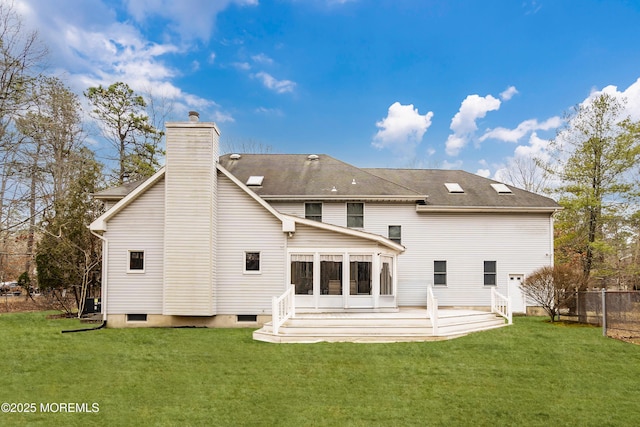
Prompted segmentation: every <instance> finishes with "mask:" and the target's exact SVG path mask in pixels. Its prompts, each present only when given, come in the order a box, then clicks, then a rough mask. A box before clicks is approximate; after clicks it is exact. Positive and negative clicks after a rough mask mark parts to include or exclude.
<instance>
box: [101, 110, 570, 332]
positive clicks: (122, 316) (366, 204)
mask: <svg viewBox="0 0 640 427" xmlns="http://www.w3.org/2000/svg"><path fill="white" fill-rule="evenodd" d="M166 137H167V156H166V166H165V167H164V168H163V169H161V170H160V171H159V172H158V173H156V174H155V175H154V176H153V177H151V178H149V179H148V180H146V181H144V182H142V183H135V184H127V185H125V186H123V187H118V188H113V189H109V190H106V191H103V192H101V193H98V194H96V197H97V198H99V199H101V200H104V201H105V203H106V206H107V210H106V212H105V213H104V214H103V215H102V216H101V217H100V218H98V219H97V220H96V221H94V222H93V223H92V224H91V230H92V231H93V233H94V234H96V235H98V236H99V237H100V238H101V239H102V242H103V278H102V292H103V294H102V309H103V314H104V317H105V320H107V321H108V324H109V326H113V327H126V326H172V325H173V326H177V325H195V326H198V325H200V326H233V325H246V324H247V322H249V323H251V322H253V323H255V324H256V325H258V324H261V323H264V322H266V321H268V320H271V315H272V299H273V297H274V296H279V295H282V294H283V293H284V292H285V291H287V290H288V289H292V291H291V292H293V293H294V294H295V298H294V299H293V301H294V304H295V310H296V312H297V313H303V312H323V311H326V312H341V311H343V312H353V311H359V312H363V311H371V312H383V311H389V312H392V311H394V310H398V309H401V308H402V307H425V306H426V304H427V295H428V290H429V289H431V292H432V294H433V295H435V297H436V298H437V300H438V304H439V306H440V307H460V308H462V307H464V308H476V309H478V308H480V309H482V308H486V307H488V306H489V305H490V301H491V289H497V290H498V291H499V292H500V293H501V294H503V295H508V297H509V299H510V300H511V308H512V310H513V311H514V312H526V309H527V306H526V305H527V303H526V301H525V299H524V298H523V297H522V295H521V292H520V289H519V283H520V282H521V281H522V280H523V279H524V278H525V277H527V275H529V274H530V273H531V272H533V271H534V270H536V269H537V268H539V267H542V266H546V265H552V263H553V213H554V212H556V211H557V210H558V209H559V205H558V204H557V203H556V202H554V201H553V200H551V199H549V198H546V197H543V196H540V195H537V194H533V193H530V192H527V191H523V190H520V189H517V188H514V187H511V186H507V185H504V184H501V183H498V182H495V181H492V180H489V179H486V178H482V177H480V176H477V175H473V174H470V173H467V172H463V171H451V170H425V169H369V168H358V167H355V166H352V165H350V164H347V163H344V162H342V161H340V160H337V159H335V158H333V157H331V156H328V155H322V154H320V155H316V154H227V155H224V156H222V157H219V155H218V138H219V131H218V129H217V127H216V126H215V125H214V124H212V123H204V122H199V121H198V117H197V114H196V113H193V114H192V115H191V116H190V121H188V122H177V123H168V124H167V132H166ZM291 285H293V287H291Z"/></svg>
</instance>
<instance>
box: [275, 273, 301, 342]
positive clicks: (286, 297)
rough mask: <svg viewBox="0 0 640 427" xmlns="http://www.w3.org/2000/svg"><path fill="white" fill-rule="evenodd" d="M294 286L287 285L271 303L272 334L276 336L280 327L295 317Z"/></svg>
mask: <svg viewBox="0 0 640 427" xmlns="http://www.w3.org/2000/svg"><path fill="white" fill-rule="evenodd" d="M295 298H296V285H289V287H288V288H287V290H286V291H285V292H284V293H283V294H282V295H280V296H279V297H273V300H272V302H271V325H272V328H273V333H274V334H276V335H277V334H278V330H279V329H280V326H282V325H283V324H284V322H286V321H287V320H289V319H291V318H292V317H294V316H295V315H296V301H295Z"/></svg>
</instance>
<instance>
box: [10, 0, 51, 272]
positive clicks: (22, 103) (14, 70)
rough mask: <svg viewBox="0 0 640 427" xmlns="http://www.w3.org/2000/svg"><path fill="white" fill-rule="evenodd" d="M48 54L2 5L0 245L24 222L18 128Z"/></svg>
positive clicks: (35, 36) (18, 18)
mask: <svg viewBox="0 0 640 427" xmlns="http://www.w3.org/2000/svg"><path fill="white" fill-rule="evenodd" d="M46 54H47V49H46V47H45V46H44V45H42V44H41V43H40V40H39V37H38V34H37V32H35V31H27V30H25V29H24V28H23V25H22V19H21V17H20V15H19V14H18V13H17V12H16V10H15V8H14V4H13V3H12V2H8V1H3V2H0V242H4V241H5V240H6V239H7V234H8V233H11V232H13V231H14V230H16V229H17V228H18V227H20V226H21V225H22V224H23V223H24V212H23V211H22V207H23V203H24V198H23V193H24V188H23V187H22V185H21V182H20V180H19V179H18V178H19V176H20V174H21V172H22V166H21V164H20V158H19V154H20V153H19V151H20V150H19V149H20V142H21V140H20V137H19V134H18V133H17V132H16V131H15V129H14V125H15V119H16V118H17V117H18V116H19V115H20V114H21V113H23V112H24V111H25V108H26V106H27V104H28V102H29V100H30V99H29V94H30V92H29V90H28V89H29V86H30V85H31V83H32V82H33V81H34V79H35V78H36V77H37V75H38V74H39V71H40V70H39V68H40V67H41V66H42V65H43V63H44V62H43V61H44V59H45V57H46ZM1 249H2V248H1V247H0V250H1ZM1 267H2V266H1V265H0V268H1Z"/></svg>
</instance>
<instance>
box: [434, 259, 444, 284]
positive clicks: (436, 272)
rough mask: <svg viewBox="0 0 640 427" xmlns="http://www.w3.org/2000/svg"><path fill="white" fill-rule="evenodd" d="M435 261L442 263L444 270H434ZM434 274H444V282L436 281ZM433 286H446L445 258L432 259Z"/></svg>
mask: <svg viewBox="0 0 640 427" xmlns="http://www.w3.org/2000/svg"><path fill="white" fill-rule="evenodd" d="M436 262H443V263H444V272H442V271H436ZM436 276H444V283H436ZM433 286H439V287H447V286H448V284H447V260H441V259H438V260H433Z"/></svg>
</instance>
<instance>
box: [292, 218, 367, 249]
mask: <svg viewBox="0 0 640 427" xmlns="http://www.w3.org/2000/svg"><path fill="white" fill-rule="evenodd" d="M288 246H289V248H319V249H320V248H341V247H347V248H370V247H375V246H377V245H376V243H373V242H371V241H370V240H365V239H362V238H358V237H354V236H348V235H345V234H339V233H333V232H330V231H326V230H321V229H318V228H313V227H309V226H306V225H301V224H297V225H296V232H295V234H294V235H293V236H292V237H291V238H290V239H289V242H288Z"/></svg>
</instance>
